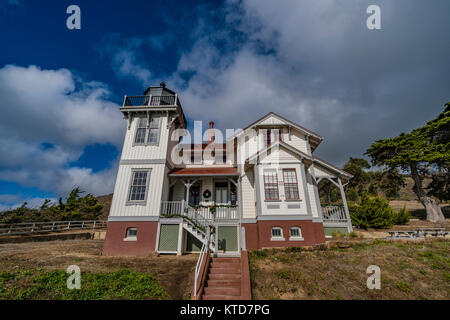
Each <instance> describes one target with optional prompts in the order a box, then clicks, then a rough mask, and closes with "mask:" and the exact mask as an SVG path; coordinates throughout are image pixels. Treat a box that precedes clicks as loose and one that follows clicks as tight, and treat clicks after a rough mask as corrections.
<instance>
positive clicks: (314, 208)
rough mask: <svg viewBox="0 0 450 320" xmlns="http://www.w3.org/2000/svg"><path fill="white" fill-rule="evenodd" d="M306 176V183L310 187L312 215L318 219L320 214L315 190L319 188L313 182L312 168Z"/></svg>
mask: <svg viewBox="0 0 450 320" xmlns="http://www.w3.org/2000/svg"><path fill="white" fill-rule="evenodd" d="M306 176H307V179H306V183H307V185H308V193H309V201H310V204H311V213H312V216H313V217H315V218H317V217H319V213H318V212H317V201H316V194H315V189H316V188H317V187H316V186H315V184H314V183H313V180H312V176H311V168H309V169H308V171H307V173H306Z"/></svg>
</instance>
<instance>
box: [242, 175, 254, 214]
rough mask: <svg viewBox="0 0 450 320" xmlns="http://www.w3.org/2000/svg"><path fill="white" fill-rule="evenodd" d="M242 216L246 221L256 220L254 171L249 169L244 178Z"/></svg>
mask: <svg viewBox="0 0 450 320" xmlns="http://www.w3.org/2000/svg"><path fill="white" fill-rule="evenodd" d="M241 186H242V215H243V218H244V219H255V218H256V208H255V190H254V187H253V186H254V180H253V169H249V170H247V171H246V172H245V175H244V176H243V177H242V183H241Z"/></svg>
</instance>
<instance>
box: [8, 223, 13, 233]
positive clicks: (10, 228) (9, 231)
mask: <svg viewBox="0 0 450 320" xmlns="http://www.w3.org/2000/svg"><path fill="white" fill-rule="evenodd" d="M12 227H13V224H11V225H10V226H9V230H8V233H11V231H12Z"/></svg>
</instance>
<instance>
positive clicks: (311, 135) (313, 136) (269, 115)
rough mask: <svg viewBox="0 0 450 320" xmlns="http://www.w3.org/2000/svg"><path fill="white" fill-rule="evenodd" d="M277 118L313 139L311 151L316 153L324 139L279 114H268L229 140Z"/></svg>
mask: <svg viewBox="0 0 450 320" xmlns="http://www.w3.org/2000/svg"><path fill="white" fill-rule="evenodd" d="M271 116H273V117H276V118H278V119H279V120H281V121H282V122H286V123H287V124H289V125H291V126H292V127H294V128H296V129H297V130H299V131H300V132H302V133H303V134H305V135H306V136H309V137H311V138H312V139H313V140H314V142H315V143H314V144H310V146H311V151H314V150H315V149H316V148H317V146H318V145H319V144H320V143H321V142H322V140H323V137H322V136H321V135H319V134H317V133H315V132H313V131H311V130H309V129H306V128H305V127H303V126H301V125H299V124H298V123H295V122H293V121H291V120H289V119H286V118H285V117H282V116H280V115H279V114H277V113H275V112H269V113H268V114H266V115H265V116H263V117H261V118H259V119H258V120H256V121H254V122H252V123H251V124H249V125H248V126H246V127H245V128H244V129H242V131H239V132H237V133H235V134H234V135H232V136H231V137H230V138H228V139H227V140H231V139H234V138H236V137H237V136H239V135H241V134H242V133H243V132H245V130H247V129H249V128H251V127H253V126H255V125H257V124H258V123H259V122H262V121H264V120H265V119H267V118H269V117H271Z"/></svg>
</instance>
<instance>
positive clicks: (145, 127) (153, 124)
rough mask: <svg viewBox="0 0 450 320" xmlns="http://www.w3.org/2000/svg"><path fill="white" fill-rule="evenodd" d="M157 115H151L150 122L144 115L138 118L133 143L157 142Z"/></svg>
mask: <svg viewBox="0 0 450 320" xmlns="http://www.w3.org/2000/svg"><path fill="white" fill-rule="evenodd" d="M159 122H160V121H159V117H151V119H150V124H149V123H148V119H147V118H146V117H142V118H138V124H137V128H136V135H135V138H134V143H135V144H158V141H159Z"/></svg>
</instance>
